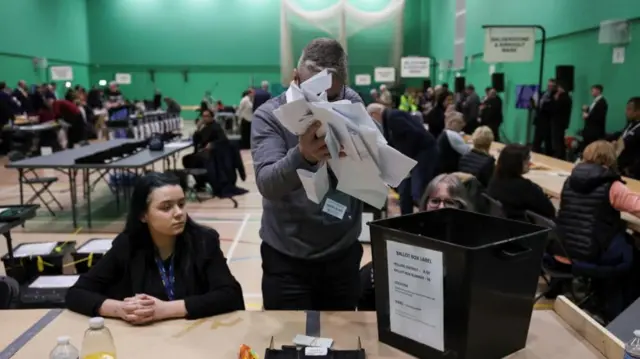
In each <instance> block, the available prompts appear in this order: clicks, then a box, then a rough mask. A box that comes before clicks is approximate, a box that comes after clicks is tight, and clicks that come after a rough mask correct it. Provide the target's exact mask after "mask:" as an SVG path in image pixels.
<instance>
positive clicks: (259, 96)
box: [252, 81, 271, 113]
mask: <svg viewBox="0 0 640 359" xmlns="http://www.w3.org/2000/svg"><path fill="white" fill-rule="evenodd" d="M270 99H271V92H269V82H268V81H262V84H261V85H260V88H257V89H255V90H254V93H253V109H252V112H254V113H255V112H256V110H257V109H258V107H260V106H262V105H263V104H264V103H266V102H267V101H269V100H270Z"/></svg>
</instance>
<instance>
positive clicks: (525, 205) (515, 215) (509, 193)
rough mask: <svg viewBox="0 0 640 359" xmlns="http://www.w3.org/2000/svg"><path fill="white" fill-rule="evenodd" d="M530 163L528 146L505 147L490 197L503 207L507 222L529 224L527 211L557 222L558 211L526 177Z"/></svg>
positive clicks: (488, 191) (490, 189)
mask: <svg viewBox="0 0 640 359" xmlns="http://www.w3.org/2000/svg"><path fill="white" fill-rule="evenodd" d="M530 162H531V150H530V149H529V148H528V147H527V146H523V145H520V144H513V143H512V144H509V145H506V146H505V147H504V148H503V149H502V151H500V156H499V157H498V162H497V164H496V171H495V173H494V174H493V178H491V182H489V187H488V188H487V194H488V195H489V196H490V197H491V198H493V199H495V200H497V201H499V202H500V203H502V206H503V207H504V211H505V213H506V215H507V217H508V218H511V219H514V220H519V221H526V217H525V211H532V212H534V213H537V214H539V215H541V216H544V217H546V218H555V216H556V209H555V208H554V207H553V203H551V200H550V199H549V197H547V195H546V194H545V193H544V191H543V190H542V188H540V186H538V185H537V184H535V183H533V182H531V181H530V180H529V179H527V178H524V177H523V175H524V174H526V173H527V172H529V166H530Z"/></svg>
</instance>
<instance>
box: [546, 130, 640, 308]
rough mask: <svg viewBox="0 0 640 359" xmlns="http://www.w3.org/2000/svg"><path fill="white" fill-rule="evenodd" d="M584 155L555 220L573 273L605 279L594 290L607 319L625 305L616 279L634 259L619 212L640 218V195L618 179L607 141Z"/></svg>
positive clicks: (569, 182) (567, 187)
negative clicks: (599, 298) (600, 299)
mask: <svg viewBox="0 0 640 359" xmlns="http://www.w3.org/2000/svg"><path fill="white" fill-rule="evenodd" d="M582 156H583V162H582V163H579V164H578V165H576V166H575V167H574V168H573V171H572V172H571V176H569V178H568V179H567V181H566V182H565V183H564V187H563V189H562V201H561V202H560V211H559V212H558V218H557V220H556V224H557V226H558V233H559V234H560V238H561V239H562V243H563V245H564V248H565V250H566V252H567V254H568V256H569V258H570V259H571V260H572V261H573V271H574V273H575V272H578V273H581V274H585V275H588V276H590V277H595V278H602V279H603V280H602V282H601V283H596V294H600V295H601V296H602V297H604V310H605V317H607V318H608V319H609V320H611V319H613V318H614V317H615V316H617V314H619V313H620V312H621V311H622V310H623V309H624V298H623V296H622V290H623V288H622V287H621V285H622V284H621V281H620V280H619V278H620V276H621V275H622V274H625V273H628V272H629V270H630V269H631V265H632V262H633V247H632V245H631V244H630V243H628V242H627V238H626V233H625V232H626V224H625V222H624V221H623V220H622V218H621V215H620V212H629V213H630V214H632V215H634V216H636V217H640V195H638V194H637V193H633V192H631V191H630V190H629V189H628V188H627V187H626V186H625V184H624V182H623V181H622V178H621V177H620V174H619V173H618V172H617V170H616V152H615V148H614V146H613V145H612V144H611V143H609V142H606V141H596V142H593V143H591V144H590V145H589V146H587V148H586V149H585V150H584V152H583V154H582ZM556 259H557V258H556ZM616 278H617V280H616ZM598 288H599V289H600V290H598ZM607 318H605V319H607Z"/></svg>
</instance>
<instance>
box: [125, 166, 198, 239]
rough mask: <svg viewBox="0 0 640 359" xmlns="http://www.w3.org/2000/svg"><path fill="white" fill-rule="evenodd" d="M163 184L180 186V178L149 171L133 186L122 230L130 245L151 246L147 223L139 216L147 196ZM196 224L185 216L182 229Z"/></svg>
mask: <svg viewBox="0 0 640 359" xmlns="http://www.w3.org/2000/svg"><path fill="white" fill-rule="evenodd" d="M164 186H180V179H179V178H178V177H176V176H174V175H173V174H170V173H159V172H149V173H147V174H145V175H144V176H142V177H140V178H139V179H138V180H137V181H136V184H135V186H134V188H133V193H132V195H131V199H130V201H131V204H130V206H129V214H128V215H127V222H126V224H125V226H124V231H123V233H125V234H126V235H127V236H128V237H129V241H130V244H131V246H132V247H136V248H140V247H151V246H152V242H151V233H150V232H149V225H148V224H147V223H144V222H142V220H141V218H142V217H143V216H144V214H145V213H146V212H147V209H148V207H149V196H150V195H151V192H153V190H155V189H156V188H160V187H164ZM195 225H196V224H195V223H194V222H193V221H192V220H191V218H189V217H188V216H187V221H186V224H185V228H184V231H185V232H187V231H188V230H191V229H192V228H194V226H195Z"/></svg>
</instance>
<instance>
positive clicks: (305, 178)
mask: <svg viewBox="0 0 640 359" xmlns="http://www.w3.org/2000/svg"><path fill="white" fill-rule="evenodd" d="M297 173H298V177H300V182H302V187H303V188H304V191H305V192H306V193H307V197H308V198H309V200H311V201H313V202H315V203H318V204H320V202H322V199H323V198H324V196H325V195H326V194H327V192H328V191H329V186H330V184H329V172H328V170H327V164H326V163H325V164H323V165H322V166H321V167H320V168H318V170H317V171H316V172H315V173H314V172H310V171H307V170H303V169H299V170H297Z"/></svg>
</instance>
